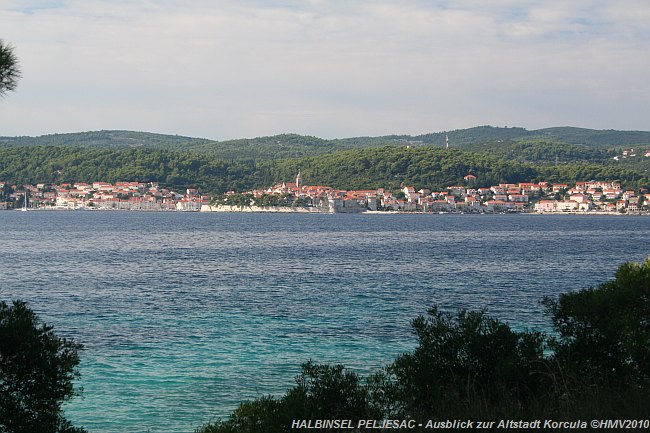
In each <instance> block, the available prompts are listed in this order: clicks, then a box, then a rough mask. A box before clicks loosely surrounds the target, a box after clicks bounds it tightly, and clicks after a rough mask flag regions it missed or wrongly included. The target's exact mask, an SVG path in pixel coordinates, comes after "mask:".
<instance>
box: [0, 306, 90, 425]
mask: <svg viewBox="0 0 650 433" xmlns="http://www.w3.org/2000/svg"><path fill="white" fill-rule="evenodd" d="M81 348H82V347H81V345H80V344H77V343H75V342H73V341H71V340H67V339H65V338H59V337H57V336H56V334H54V332H53V331H52V327H50V326H46V325H44V324H40V323H39V320H38V317H37V316H36V315H35V314H34V312H33V311H31V310H30V309H29V308H28V307H27V305H26V304H25V303H24V302H20V301H15V302H14V303H13V305H12V306H9V305H7V304H6V303H5V302H0V432H3V433H14V432H15V433H26V432H39V433H54V432H83V431H84V430H83V429H78V428H75V427H73V426H72V425H71V424H70V422H69V421H67V420H66V419H64V418H63V416H62V411H61V404H62V403H63V402H64V401H66V400H69V399H70V398H72V397H73V396H75V395H76V393H75V391H74V388H73V384H72V381H73V379H75V378H77V377H78V375H79V374H78V371H77V365H78V364H79V355H78V351H79V350H80V349H81Z"/></svg>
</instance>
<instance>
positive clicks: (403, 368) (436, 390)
mask: <svg viewBox="0 0 650 433" xmlns="http://www.w3.org/2000/svg"><path fill="white" fill-rule="evenodd" d="M412 325H413V329H414V331H415V333H416V335H417V337H418V342H419V345H418V347H417V348H416V349H415V351H414V352H413V353H409V354H404V355H402V356H400V357H398V358H397V359H396V360H395V362H394V363H393V364H392V365H390V366H389V367H388V371H389V372H390V374H392V375H394V377H395V383H396V385H395V391H394V392H395V393H396V394H395V395H396V399H397V401H399V402H400V404H401V405H402V408H401V409H402V415H403V416H411V417H415V418H416V419H417V418H421V419H422V418H429V417H437V418H441V419H443V418H445V417H454V416H470V417H478V418H490V417H494V416H495V415H497V414H498V412H500V410H501V408H503V407H508V408H512V407H517V406H519V405H522V404H524V405H525V404H527V403H528V402H529V401H530V400H533V399H539V398H540V397H542V396H543V395H545V394H546V393H547V391H548V390H550V389H551V385H552V384H551V383H550V382H549V377H548V375H547V374H546V373H547V371H548V368H549V367H548V365H547V361H546V360H545V359H544V355H543V350H544V342H545V336H544V335H543V334H541V333H537V332H516V331H513V330H512V329H510V327H509V326H508V325H507V324H505V323H503V322H500V321H498V320H496V319H492V318H490V317H488V316H487V315H486V314H485V312H482V311H470V312H468V311H464V310H461V311H460V312H459V313H458V314H457V316H456V317H453V316H452V315H451V314H449V313H444V312H441V311H439V310H438V309H437V308H436V307H433V308H431V309H430V310H429V312H428V316H427V317H424V316H420V317H418V318H417V319H415V320H414V321H413V323H412Z"/></svg>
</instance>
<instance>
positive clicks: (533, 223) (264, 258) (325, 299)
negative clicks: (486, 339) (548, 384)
mask: <svg viewBox="0 0 650 433" xmlns="http://www.w3.org/2000/svg"><path fill="white" fill-rule="evenodd" d="M0 233H1V241H0V242H1V244H0V245H1V247H0V261H1V262H2V263H3V266H2V267H0V299H2V300H11V299H15V298H20V299H23V300H26V301H28V302H29V304H30V306H31V307H32V308H33V309H34V310H35V311H36V312H37V313H38V314H39V315H40V317H41V318H43V319H44V320H46V321H47V322H48V323H49V324H52V325H54V327H55V330H56V331H57V332H58V333H59V334H62V335H65V336H71V337H73V338H74V339H75V340H77V341H79V342H81V343H83V344H84V345H85V347H86V350H85V351H84V352H83V353H82V364H81V372H82V375H83V377H82V380H81V382H80V385H81V386H83V387H84V397H83V399H75V400H74V401H73V402H71V403H70V404H68V405H67V406H66V414H67V416H68V417H69V418H70V419H72V420H73V422H74V424H75V425H79V426H85V427H87V428H88V429H89V430H90V431H93V432H142V431H147V430H150V431H151V432H181V431H186V432H191V431H193V429H194V428H196V427H198V426H200V425H202V424H203V423H205V422H208V421H210V420H214V419H215V418H216V417H220V416H221V417H223V416H226V415H227V414H228V412H229V411H230V410H232V409H233V408H234V407H235V406H236V404H237V403H238V402H239V401H241V400H243V399H249V398H254V397H257V396H260V395H262V394H269V393H273V394H281V393H283V392H284V391H285V390H286V389H287V388H288V387H290V386H291V385H292V384H293V380H294V377H295V375H296V374H297V373H298V372H299V365H300V363H302V362H304V361H306V360H308V359H310V358H311V359H314V360H316V361H320V362H331V363H335V362H336V363H343V364H345V365H347V366H349V367H351V368H353V369H355V370H356V371H358V372H361V373H366V372H369V371H371V370H372V369H375V368H378V367H381V366H382V365H385V364H387V363H388V362H389V361H390V360H391V359H393V358H394V357H395V356H396V355H398V354H399V353H401V352H404V351H407V350H410V349H412V348H413V347H414V344H415V342H414V339H413V336H412V335H411V334H410V328H409V322H410V320H411V319H412V318H414V317H415V316H417V315H418V314H422V313H424V312H425V311H426V310H427V308H428V307H429V306H431V305H432V304H434V303H437V304H439V305H440V306H441V307H442V308H443V309H449V310H455V309H457V308H475V309H476V308H487V309H488V311H489V313H490V314H492V315H493V316H496V317H498V318H501V319H503V320H507V321H508V322H510V323H511V324H512V325H513V326H516V327H530V328H538V329H548V327H549V322H548V320H547V318H546V316H545V315H544V313H543V309H542V307H541V306H540V305H539V301H540V299H541V298H542V297H543V296H546V295H550V296H556V295H557V294H559V293H561V292H565V291H568V290H574V289H578V288H582V287H588V286H593V285H597V284H599V283H601V282H603V281H606V280H608V279H611V278H612V277H613V274H614V272H615V270H616V268H617V267H618V266H619V264H621V263H622V262H624V261H641V260H644V259H645V257H646V256H647V255H648V254H650V248H649V243H648V242H649V240H650V218H644V217H614V216H613V217H602V216H587V217H585V216H565V215H559V216H533V215H514V216H506V215H497V216H487V215H475V216H472V215H293V214H288V215H283V214H281V215H278V214H216V213H211V214H198V213H144V212H12V211H6V212H0Z"/></svg>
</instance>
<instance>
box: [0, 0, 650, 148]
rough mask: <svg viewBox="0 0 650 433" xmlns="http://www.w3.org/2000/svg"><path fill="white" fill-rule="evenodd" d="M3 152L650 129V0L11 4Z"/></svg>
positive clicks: (0, 124) (0, 114) (3, 8)
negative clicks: (486, 129) (48, 137)
mask: <svg viewBox="0 0 650 433" xmlns="http://www.w3.org/2000/svg"><path fill="white" fill-rule="evenodd" d="M0 39H3V40H4V41H5V42H8V43H10V44H11V45H13V46H14V48H15V54H16V55H17V57H18V58H19V60H20V66H21V69H22V78H21V80H20V82H19V84H18V87H17V89H16V91H15V92H12V93H9V94H7V95H5V97H4V98H3V99H0V136H18V135H30V136H36V135H43V134H53V133H65V132H80V131H92V130H102V129H125V130H134V131H147V132H157V133H164V134H178V135H185V136H191V137H203V138H210V139H216V140H225V139H232V138H250V137H257V136H265V135H274V134H279V133H290V132H292V133H299V134H306V135H314V136H318V137H322V138H343V137H354V136H380V135H386V134H411V135H417V134H422V133H427V132H438V131H449V130H454V129H461V128H467V127H472V126H479V125H493V126H519V127H524V128H527V129H539V128H545V127H551V126H578V127H586V128H594V129H624V130H650V74H649V72H650V54H649V53H650V2H648V1H647V0H617V1H610V0H571V1H566V0H543V1H524V0H481V1H470V0H458V1H445V0H439V1H437V0H394V1H393V0H376V1H374V0H367V1H355V0H331V1H325V0H302V1H299V0H284V1H274V0H266V1H264V0H238V1H235V0H183V1H172V0H114V1H108V0H43V1H38V0H0Z"/></svg>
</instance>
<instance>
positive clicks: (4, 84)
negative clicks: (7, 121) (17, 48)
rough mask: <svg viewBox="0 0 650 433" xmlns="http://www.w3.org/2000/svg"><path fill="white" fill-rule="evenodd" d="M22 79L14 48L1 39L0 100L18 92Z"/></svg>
mask: <svg viewBox="0 0 650 433" xmlns="http://www.w3.org/2000/svg"><path fill="white" fill-rule="evenodd" d="M19 78H20V67H19V66H18V58H17V57H16V54H15V53H14V48H13V47H12V46H11V45H9V44H6V43H5V42H4V41H3V40H2V39H0V98H1V97H2V96H4V95H5V94H6V93H7V92H12V91H14V90H16V86H17V85H18V79H19Z"/></svg>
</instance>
